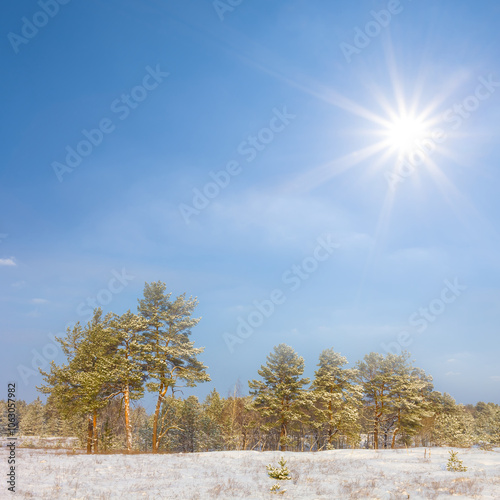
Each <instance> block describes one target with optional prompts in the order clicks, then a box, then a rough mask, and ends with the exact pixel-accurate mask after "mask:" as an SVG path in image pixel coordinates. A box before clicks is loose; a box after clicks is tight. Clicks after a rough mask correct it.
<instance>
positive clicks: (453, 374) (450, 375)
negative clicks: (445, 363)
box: [446, 372, 460, 377]
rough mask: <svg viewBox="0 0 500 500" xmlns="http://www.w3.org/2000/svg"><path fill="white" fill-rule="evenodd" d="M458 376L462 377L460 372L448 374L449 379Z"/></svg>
mask: <svg viewBox="0 0 500 500" xmlns="http://www.w3.org/2000/svg"><path fill="white" fill-rule="evenodd" d="M457 375H460V372H446V376H447V377H456V376H457Z"/></svg>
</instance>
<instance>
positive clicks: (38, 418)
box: [19, 397, 46, 436]
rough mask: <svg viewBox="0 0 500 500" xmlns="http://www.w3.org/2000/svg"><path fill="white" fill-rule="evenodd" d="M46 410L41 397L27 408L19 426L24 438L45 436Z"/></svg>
mask: <svg viewBox="0 0 500 500" xmlns="http://www.w3.org/2000/svg"><path fill="white" fill-rule="evenodd" d="M44 417H45V410H44V406H43V403H42V400H41V399H40V397H37V398H36V399H35V400H34V401H32V402H31V403H29V404H28V405H27V406H26V409H25V411H24V412H23V417H22V420H21V422H20V425H19V434H21V435H23V436H44V435H45V429H46V428H45V418H44Z"/></svg>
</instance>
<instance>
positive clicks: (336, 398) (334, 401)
mask: <svg viewBox="0 0 500 500" xmlns="http://www.w3.org/2000/svg"><path fill="white" fill-rule="evenodd" d="M346 364H347V358H345V357H344V356H341V355H340V354H339V353H337V352H335V351H334V350H333V349H325V350H324V351H322V352H321V354H320V356H319V363H318V367H319V368H318V370H316V371H315V373H314V375H315V377H314V380H313V383H312V385H311V388H312V389H313V396H314V401H315V409H316V411H315V413H316V415H315V416H316V419H315V420H316V421H317V422H318V423H320V424H321V426H322V427H323V428H324V430H325V432H326V441H325V443H324V446H326V448H327V449H331V448H332V447H333V439H334V437H335V436H336V435H344V436H346V437H347V438H348V441H350V442H351V443H356V442H357V441H358V440H359V424H358V420H359V408H360V407H361V405H362V402H361V399H362V397H363V389H362V387H361V386H360V385H358V384H356V383H355V382H356V377H357V371H356V370H354V369H345V368H343V367H344V366H345V365H346Z"/></svg>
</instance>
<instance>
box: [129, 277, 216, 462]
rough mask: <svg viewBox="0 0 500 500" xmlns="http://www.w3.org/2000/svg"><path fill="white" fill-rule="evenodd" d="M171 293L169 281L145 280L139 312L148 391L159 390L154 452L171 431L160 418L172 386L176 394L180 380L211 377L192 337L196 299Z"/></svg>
mask: <svg viewBox="0 0 500 500" xmlns="http://www.w3.org/2000/svg"><path fill="white" fill-rule="evenodd" d="M170 297H171V294H170V293H166V285H165V283H162V282H161V281H157V282H154V283H150V284H148V283H146V284H145V287H144V298H143V299H141V300H139V305H138V311H139V314H140V315H141V316H142V317H143V318H144V319H145V320H146V321H147V327H146V329H145V330H144V332H143V334H142V340H141V361H142V363H143V364H144V366H145V367H146V370H147V376H148V379H149V382H148V383H147V388H148V390H149V391H151V392H154V393H156V394H157V401H156V407H155V413H154V417H153V436H152V439H153V453H157V452H158V447H159V445H160V441H161V439H162V438H163V437H164V435H165V433H166V432H167V431H168V428H169V426H168V423H166V425H165V427H163V426H162V422H161V421H160V411H161V406H162V402H163V400H164V398H165V396H166V394H167V391H168V390H169V389H170V390H171V391H172V394H174V390H175V388H176V387H177V386H178V384H179V381H182V382H183V383H185V385H186V386H188V387H194V386H195V385H196V383H198V382H206V381H209V380H210V377H209V375H208V374H207V372H206V369H207V367H206V366H205V365H204V364H203V363H201V362H200V361H199V360H198V359H197V356H198V355H199V354H201V353H202V352H203V350H204V348H196V347H194V342H192V341H190V340H189V336H190V334H191V329H192V328H193V327H194V326H196V325H197V324H198V322H199V321H200V319H199V318H192V317H191V315H192V313H193V311H194V308H195V307H196V305H197V300H196V299H193V298H192V297H190V298H189V299H186V296H185V294H182V295H180V296H178V297H177V298H176V299H175V300H174V301H172V300H171V299H170Z"/></svg>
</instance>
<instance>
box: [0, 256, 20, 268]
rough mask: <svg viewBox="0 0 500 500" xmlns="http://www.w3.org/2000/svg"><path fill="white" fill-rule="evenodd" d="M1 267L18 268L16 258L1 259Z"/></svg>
mask: <svg viewBox="0 0 500 500" xmlns="http://www.w3.org/2000/svg"><path fill="white" fill-rule="evenodd" d="M0 266H17V264H16V262H15V260H14V257H10V258H9V259H0Z"/></svg>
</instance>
